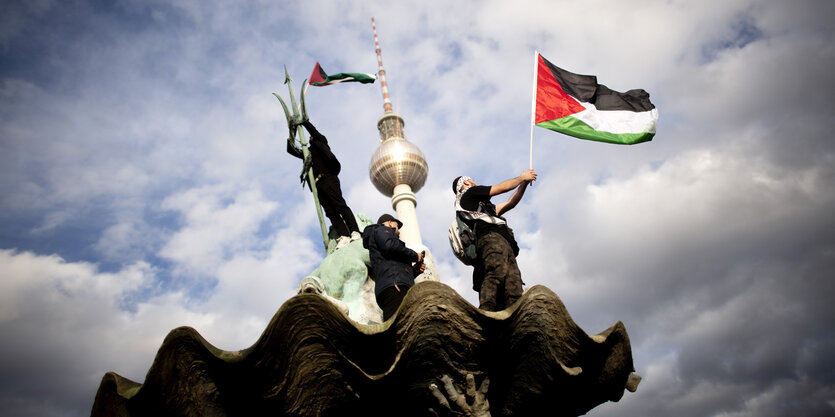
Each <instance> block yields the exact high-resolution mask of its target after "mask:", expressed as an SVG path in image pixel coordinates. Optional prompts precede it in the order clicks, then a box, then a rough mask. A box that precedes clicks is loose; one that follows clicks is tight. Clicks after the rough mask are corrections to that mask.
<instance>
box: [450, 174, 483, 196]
mask: <svg viewBox="0 0 835 417" xmlns="http://www.w3.org/2000/svg"><path fill="white" fill-rule="evenodd" d="M476 185H478V184H476V183H475V180H473V179H472V178H470V177H468V176H460V177H458V180H457V181H456V184H455V194H461V193H463V192H464V191H466V190H467V189H468V188H470V187H474V186H476Z"/></svg>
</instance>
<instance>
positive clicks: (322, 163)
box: [287, 120, 360, 249]
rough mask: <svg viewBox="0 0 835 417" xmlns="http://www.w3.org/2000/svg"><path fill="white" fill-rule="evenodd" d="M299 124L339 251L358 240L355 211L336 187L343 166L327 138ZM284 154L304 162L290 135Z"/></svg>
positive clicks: (306, 124) (310, 127)
mask: <svg viewBox="0 0 835 417" xmlns="http://www.w3.org/2000/svg"><path fill="white" fill-rule="evenodd" d="M301 125H302V126H304V127H305V129H307V131H308V132H309V133H310V158H311V161H310V163H311V164H312V166H313V175H314V177H315V180H314V181H316V190H317V191H318V194H319V203H320V204H321V205H322V208H324V209H325V216H327V217H328V219H329V220H330V221H331V225H332V226H333V230H334V231H336V233H337V234H338V235H339V238H338V239H337V245H336V247H337V249H338V248H341V247H342V246H345V245H346V244H347V243H348V242H350V241H352V240H356V239H359V238H360V229H359V227H358V226H357V220H356V218H355V217H354V212H352V211H351V208H350V207H348V204H347V203H345V199H344V198H342V189H341V188H340V185H339V177H337V175H339V171H340V170H341V169H342V166H341V165H340V163H339V160H338V159H336V155H334V154H333V152H331V148H330V146H328V140H327V138H325V136H324V135H322V134H321V133H319V131H318V130H316V128H315V127H314V126H313V124H312V123H310V120H305V121H304V122H302V123H301ZM287 153H289V154H290V155H293V156H295V157H297V158H299V159H302V160H304V154H303V152H302V150H301V149H300V148H298V147H297V146H296V144H295V141H294V139H293V137H292V136H291V137H290V138H287ZM304 169H305V172H304V173H303V175H304V174H306V169H307V166H306V165H305V168H304ZM308 186H309V185H308Z"/></svg>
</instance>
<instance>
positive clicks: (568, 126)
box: [536, 116, 655, 145]
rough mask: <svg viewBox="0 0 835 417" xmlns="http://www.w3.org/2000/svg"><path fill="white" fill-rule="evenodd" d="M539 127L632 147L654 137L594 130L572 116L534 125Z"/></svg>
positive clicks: (644, 133)
mask: <svg viewBox="0 0 835 417" xmlns="http://www.w3.org/2000/svg"><path fill="white" fill-rule="evenodd" d="M536 125H537V126H539V127H543V128H545V129H549V130H553V131H556V132H560V133H565V134H566V135H571V136H574V137H578V138H580V139H588V140H595V141H598V142H606V143H616V144H620V145H634V144H636V143H641V142H648V141H650V140H652V137H653V136H655V133H654V132H642V133H610V132H602V131H599V130H594V129H593V128H592V127H591V126H589V125H588V124H586V123H585V122H583V121H582V120H580V119H577V118H576V117H573V116H566V117H562V118H559V119H555V120H548V121H545V122H540V123H537V124H536Z"/></svg>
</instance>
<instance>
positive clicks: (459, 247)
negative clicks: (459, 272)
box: [449, 213, 478, 265]
mask: <svg viewBox="0 0 835 417" xmlns="http://www.w3.org/2000/svg"><path fill="white" fill-rule="evenodd" d="M449 245H450V246H452V253H454V254H455V257H456V258H458V260H460V261H461V262H463V263H464V265H472V264H473V262H475V260H476V258H477V257H478V255H477V254H476V247H475V232H474V231H473V230H472V229H470V226H467V224H466V223H464V221H463V220H461V216H459V215H458V213H456V214H455V220H453V221H452V225H450V226H449Z"/></svg>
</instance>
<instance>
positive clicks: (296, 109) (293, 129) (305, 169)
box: [273, 65, 330, 251]
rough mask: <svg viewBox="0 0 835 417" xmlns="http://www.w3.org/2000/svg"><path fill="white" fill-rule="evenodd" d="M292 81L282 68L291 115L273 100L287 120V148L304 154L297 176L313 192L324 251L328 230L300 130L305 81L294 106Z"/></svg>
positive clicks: (305, 89) (304, 139)
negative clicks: (281, 109) (298, 103)
mask: <svg viewBox="0 0 835 417" xmlns="http://www.w3.org/2000/svg"><path fill="white" fill-rule="evenodd" d="M292 82H293V80H292V79H291V78H290V74H289V73H288V72H287V66H286V65H285V66H284V84H287V89H288V90H289V91H290V104H291V105H292V110H293V113H292V115H291V114H290V110H289V109H288V108H287V105H286V104H285V103H284V100H282V99H281V96H279V95H278V94H276V93H273V95H274V96H275V98H277V99H278V101H279V102H280V103H281V107H282V108H283V109H284V116H285V117H286V118H287V127H288V129H289V130H290V136H289V137H288V138H287V147H288V149H289V148H290V147H291V146H292V147H296V142H297V141H298V144H299V145H301V146H300V147H301V150H302V153H303V154H304V164H303V165H302V172H301V175H300V176H299V179H300V180H301V183H302V186H304V184H305V182H306V183H307V184H308V185H309V186H310V190H311V191H312V192H313V202H314V204H315V205H316V214H317V215H318V216H319V226H321V228H322V240H323V243H324V245H325V250H326V251H327V249H328V242H329V240H330V239H329V238H328V230H327V228H326V227H325V217H324V216H323V215H322V206H321V205H320V204H319V193H318V192H317V191H316V181H315V180H314V178H315V177H314V176H313V167H312V160H311V158H310V150H309V149H308V143H307V138H305V136H304V129H302V126H301V124H302V123H303V122H304V121H305V120H307V119H308V118H307V108H306V107H305V105H304V95H305V91H307V79H305V80H304V81H302V92H301V95H300V96H299V101H300V103H301V104H300V105H297V104H296V98H295V97H294V96H293V85H292ZM300 112H301V113H300ZM296 133H298V139H296Z"/></svg>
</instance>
